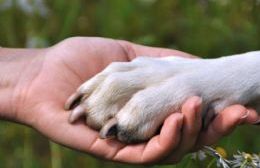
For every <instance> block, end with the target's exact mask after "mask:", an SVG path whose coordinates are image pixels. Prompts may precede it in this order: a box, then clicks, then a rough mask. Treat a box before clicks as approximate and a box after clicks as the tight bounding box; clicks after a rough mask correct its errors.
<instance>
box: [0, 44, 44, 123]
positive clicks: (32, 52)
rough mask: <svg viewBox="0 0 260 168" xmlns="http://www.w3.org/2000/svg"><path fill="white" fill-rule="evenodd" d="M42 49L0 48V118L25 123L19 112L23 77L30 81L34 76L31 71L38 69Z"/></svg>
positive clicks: (24, 83)
mask: <svg viewBox="0 0 260 168" xmlns="http://www.w3.org/2000/svg"><path fill="white" fill-rule="evenodd" d="M43 50H44V49H8V48H0V120H1V119H5V120H11V121H17V122H22V123H26V122H25V121H24V119H23V115H21V114H20V113H19V102H20V101H21V99H22V97H23V94H24V89H25V86H26V82H25V80H24V79H25V78H26V79H27V81H32V80H33V78H34V77H35V74H34V73H33V71H34V70H35V69H39V66H37V65H36V64H39V62H40V60H41V59H40V55H42V54H41V53H43ZM36 62H38V63H36ZM42 62H43V61H42ZM34 66H35V67H34Z"/></svg>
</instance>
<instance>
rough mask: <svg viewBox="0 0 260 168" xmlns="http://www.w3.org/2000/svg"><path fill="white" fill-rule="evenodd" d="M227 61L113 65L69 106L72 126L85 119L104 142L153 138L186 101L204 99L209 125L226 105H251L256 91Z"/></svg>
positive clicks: (161, 60) (152, 61)
mask: <svg viewBox="0 0 260 168" xmlns="http://www.w3.org/2000/svg"><path fill="white" fill-rule="evenodd" d="M223 60H224V61H223ZM223 60H222V59H219V60H218V59H215V60H201V59H185V58H177V57H167V58H148V57H139V58H137V59H135V60H133V61H132V62H116V63H112V64H110V65H109V66H108V67H107V68H105V69H104V70H103V71H102V72H100V73H99V74H97V75H96V76H94V77H93V78H91V79H90V80H88V81H86V82H85V83H84V84H82V85H81V86H80V87H79V88H78V90H77V91H76V93H74V94H73V95H72V96H71V97H70V98H69V99H68V101H67V103H66V105H65V108H66V109H72V112H71V115H70V122H74V121H76V120H77V119H78V118H80V117H81V116H84V115H85V116H86V123H87V124H88V125H89V126H91V127H92V128H95V129H98V130H100V129H101V131H100V135H101V137H102V138H107V137H111V136H117V138H118V139H119V140H121V141H124V142H136V141H140V140H141V141H142V140H147V139H149V138H150V137H152V136H153V135H154V134H155V133H156V131H157V129H158V128H159V127H160V125H161V124H162V123H163V121H164V120H165V118H166V117H167V116H168V115H169V114H171V113H173V112H176V111H179V108H180V107H181V105H182V104H183V103H184V101H185V100H186V99H187V98H189V97H191V96H200V97H202V99H203V105H202V111H203V116H204V119H205V120H204V121H205V123H206V125H207V124H208V123H209V122H210V120H211V118H212V117H213V116H214V115H215V114H216V113H218V112H219V111H221V110H223V109H224V108H225V107H226V106H228V105H231V104H235V103H240V104H246V103H248V100H249V99H248V97H249V96H248V93H251V92H252V91H253V89H254V85H249V84H248V83H247V82H245V81H244V78H241V77H238V76H237V75H234V72H236V71H237V70H239V67H238V66H237V67H228V66H229V65H230V64H232V62H233V61H229V60H231V59H227V60H225V59H223ZM243 73H244V74H243ZM243 73H241V74H240V75H247V77H248V78H250V76H248V73H247V72H243ZM237 83H239V85H237ZM250 91H251V92H250Z"/></svg>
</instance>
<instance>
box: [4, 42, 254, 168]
mask: <svg viewBox="0 0 260 168" xmlns="http://www.w3.org/2000/svg"><path fill="white" fill-rule="evenodd" d="M11 53H12V51H11V50H10V51H8V52H6V53H3V54H7V55H10V54H11ZM15 53H16V54H15V56H13V57H12V59H10V58H8V59H5V58H4V60H11V61H9V62H11V63H10V64H8V66H6V67H5V68H6V69H8V70H9V71H10V72H11V73H10V74H12V75H10V77H8V80H7V81H8V82H5V83H7V84H6V85H7V86H8V87H7V88H8V89H5V90H4V91H3V90H1V92H0V93H5V94H8V93H9V92H10V94H9V96H7V98H8V99H6V100H2V99H1V100H0V104H2V106H0V112H2V111H4V112H5V113H2V114H0V115H1V116H2V117H4V118H7V119H9V120H16V121H18V122H21V123H24V124H27V125H29V126H31V127H33V128H35V129H37V130H38V131H39V132H41V133H42V134H44V135H45V136H47V137H49V138H50V139H52V140H53V141H55V142H57V143H60V144H62V145H65V146H68V147H70V148H73V149H77V150H80V151H84V152H87V153H91V154H93V155H96V156H99V157H102V158H105V159H108V160H114V161H120V162H127V163H140V164H141V163H142V164H144V163H152V162H156V161H159V160H162V158H164V157H166V156H167V155H168V154H169V153H170V152H171V151H174V152H173V153H172V155H170V156H168V158H169V159H166V160H165V163H168V162H176V161H178V160H179V159H180V158H181V157H182V156H183V155H184V154H185V153H186V152H189V151H191V150H192V149H194V146H195V144H196V143H191V142H187V140H188V139H189V138H187V137H192V139H196V137H198V131H199V130H200V124H195V123H196V121H198V120H195V118H196V117H195V115H194V114H196V108H197V106H199V105H198V104H196V103H195V104H196V105H194V100H193V99H192V100H190V101H188V102H187V103H185V104H184V106H183V108H182V111H183V115H182V114H180V113H175V114H172V115H171V116H169V117H168V118H167V119H166V121H165V122H164V126H163V128H162V130H161V133H160V135H158V136H155V137H153V138H152V139H151V140H150V141H149V142H147V143H142V144H137V145H125V144H122V143H120V142H118V141H116V140H101V139H99V138H98V136H99V134H98V132H96V131H94V130H92V129H90V128H89V127H87V126H86V125H85V124H84V122H78V123H76V124H74V125H71V124H69V123H68V115H69V113H68V112H66V111H65V110H64V108H63V106H64V103H65V101H66V99H67V98H68V97H69V95H70V94H71V93H72V92H73V91H74V90H75V89H76V88H77V87H78V86H79V85H80V84H81V83H82V82H83V81H85V80H87V79H89V78H90V77H92V76H93V75H95V74H96V73H98V72H100V71H101V70H102V69H103V68H104V67H106V66H107V65H108V64H109V63H110V62H113V61H129V60H131V59H133V58H135V57H136V56H138V55H146V56H167V55H179V56H186V57H190V55H189V54H185V53H182V52H179V51H175V50H167V49H159V48H150V47H144V46H140V45H135V44H131V43H128V42H124V41H116V40H110V39H102V38H71V39H68V40H65V41H63V42H61V43H59V44H57V45H55V46H53V47H51V48H47V49H41V50H33V51H32V50H31V51H23V55H24V56H22V57H21V56H19V58H17V57H16V55H20V54H19V52H15ZM0 54H1V52H0ZM0 61H1V57H0ZM12 61H14V62H15V63H13V62H12ZM10 68H13V69H16V72H13V71H12V69H11V70H10ZM17 69H18V70H17ZM22 70H23V71H22ZM10 83H11V84H10ZM6 90H7V91H6ZM6 92H7V93H6ZM1 101H2V102H1ZM192 102H193V105H191V104H192ZM195 102H196V101H195ZM10 107H11V108H10ZM239 108H242V107H240V106H239ZM233 110H236V109H235V108H234V107H230V109H229V111H233ZM235 114H238V113H235ZM239 114H240V115H241V114H244V113H243V112H241V113H239ZM252 114H254V112H252ZM226 115H228V113H227V112H226V113H224V112H223V116H225V117H223V118H228V117H226ZM241 116H243V115H241ZM241 116H237V117H238V118H240V117H241ZM250 116H252V115H251V112H250ZM247 118H248V117H246V119H247ZM251 118H253V117H251ZM255 118H256V117H254V119H255ZM237 120H238V119H237V118H233V119H232V121H230V120H223V121H222V120H221V121H222V125H224V126H225V125H228V126H226V127H222V129H220V130H219V129H217V131H219V132H217V133H216V134H214V132H212V131H211V132H205V133H204V134H203V135H201V137H202V138H201V139H202V140H203V141H201V142H202V145H204V144H207V145H208V144H210V143H213V142H212V141H209V140H207V138H208V139H209V137H211V139H215V140H218V139H219V138H220V137H221V136H220V135H222V134H223V133H226V132H228V131H230V130H231V129H232V128H233V127H234V126H236V125H237V124H238V123H237ZM251 120H253V119H251ZM251 120H250V122H251ZM183 121H184V124H183ZM221 121H220V119H219V120H217V118H216V119H215V120H214V121H213V123H212V124H214V123H219V122H221ZM198 122H200V121H198ZM194 125H196V128H195V127H194ZM217 125H218V124H217ZM183 126H184V127H183ZM191 127H192V128H193V129H192V130H190V128H191ZM181 128H182V129H183V132H182V134H181ZM209 130H210V129H209ZM213 130H216V129H215V127H214V128H213ZM181 135H183V137H181ZM212 137H213V138H212ZM214 137H216V138H214ZM185 139H186V140H185ZM180 141H181V145H180V147H178V146H179V144H180V143H179V142H180ZM194 141H195V140H194ZM214 142H215V141H214ZM187 144H189V145H187ZM182 146H186V147H185V149H183V148H184V147H182Z"/></svg>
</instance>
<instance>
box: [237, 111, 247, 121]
mask: <svg viewBox="0 0 260 168" xmlns="http://www.w3.org/2000/svg"><path fill="white" fill-rule="evenodd" d="M248 116H249V110H246V114H244V115H243V116H242V117H241V118H240V120H239V124H242V123H243V122H244V121H245V119H246V118H247V117H248Z"/></svg>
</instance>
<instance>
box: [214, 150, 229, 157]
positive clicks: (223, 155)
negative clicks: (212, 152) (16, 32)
mask: <svg viewBox="0 0 260 168" xmlns="http://www.w3.org/2000/svg"><path fill="white" fill-rule="evenodd" d="M216 151H217V152H218V153H219V154H220V155H221V156H222V157H223V158H227V152H226V150H225V149H224V148H222V147H216Z"/></svg>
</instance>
